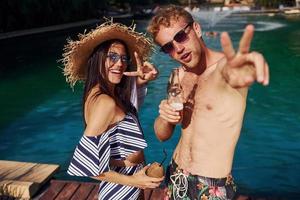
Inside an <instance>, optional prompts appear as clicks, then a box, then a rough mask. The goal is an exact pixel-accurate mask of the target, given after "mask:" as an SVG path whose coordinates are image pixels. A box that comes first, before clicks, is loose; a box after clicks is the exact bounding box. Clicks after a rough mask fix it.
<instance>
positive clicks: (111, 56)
mask: <svg viewBox="0 0 300 200" xmlns="http://www.w3.org/2000/svg"><path fill="white" fill-rule="evenodd" d="M107 57H108V58H109V60H110V61H111V62H112V63H113V64H115V63H117V62H118V61H119V60H120V59H121V62H122V63H125V64H129V62H130V59H129V58H128V56H125V55H123V56H121V55H119V54H117V53H115V52H108V54H107Z"/></svg>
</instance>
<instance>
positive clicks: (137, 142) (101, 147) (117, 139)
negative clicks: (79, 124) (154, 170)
mask: <svg viewBox="0 0 300 200" xmlns="http://www.w3.org/2000/svg"><path fill="white" fill-rule="evenodd" d="M145 147H147V143H146V141H145V139H144V135H143V132H142V129H141V126H140V124H139V121H138V119H137V118H136V117H135V116H134V115H132V114H127V115H126V116H125V118H124V119H123V120H122V121H120V122H118V123H117V124H116V125H115V126H114V127H112V128H110V129H109V130H108V131H106V132H104V133H102V134H101V135H99V136H95V137H89V136H85V135H84V136H82V138H81V139H80V141H79V144H78V145H77V147H76V149H75V152H74V155H73V158H72V160H71V163H70V165H69V168H68V171H67V172H68V174H70V175H72V176H98V175H99V174H101V173H104V172H107V171H109V170H113V171H116V172H118V173H121V174H125V175H132V174H134V173H136V172H137V171H139V170H140V169H141V168H142V167H143V166H142V164H139V165H137V166H132V167H114V166H109V161H110V159H111V158H112V159H115V160H124V159H126V157H127V156H128V155H130V154H132V153H135V152H137V151H141V150H143V149H144V148H145ZM139 194H140V189H138V188H134V187H130V186H124V185H119V184H115V183H110V182H103V181H102V182H101V183H100V189H99V199H101V200H108V199H110V200H114V199H116V200H122V199H124V200H125V199H126V200H127V199H138V197H139Z"/></svg>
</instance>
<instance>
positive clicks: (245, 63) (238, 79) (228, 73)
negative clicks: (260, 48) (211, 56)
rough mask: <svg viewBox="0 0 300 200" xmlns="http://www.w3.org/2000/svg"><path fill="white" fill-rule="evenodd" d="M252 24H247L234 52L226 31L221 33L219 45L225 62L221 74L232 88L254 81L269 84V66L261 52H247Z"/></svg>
mask: <svg viewBox="0 0 300 200" xmlns="http://www.w3.org/2000/svg"><path fill="white" fill-rule="evenodd" d="M253 34H254V26H253V25H248V26H247V27H246V29H245V31H244V34H243V36H242V38H241V40H240V43H239V50H238V52H237V53H236V52H235V50H234V49H233V47H232V42H231V39H230V37H229V35H228V33H227V32H224V33H222V34H221V45H222V48H223V51H224V54H225V57H226V60H227V62H226V63H223V64H224V65H223V66H222V74H223V76H224V78H225V80H226V81H227V82H228V83H229V84H230V85H231V86H232V87H234V88H241V87H247V86H249V85H251V84H252V83H253V82H254V81H257V82H259V83H261V84H263V85H264V86H266V85H268V84H269V66H268V64H267V62H266V61H265V59H264V57H263V55H262V54H260V53H258V52H249V50H250V45H251V41H252V38H253Z"/></svg>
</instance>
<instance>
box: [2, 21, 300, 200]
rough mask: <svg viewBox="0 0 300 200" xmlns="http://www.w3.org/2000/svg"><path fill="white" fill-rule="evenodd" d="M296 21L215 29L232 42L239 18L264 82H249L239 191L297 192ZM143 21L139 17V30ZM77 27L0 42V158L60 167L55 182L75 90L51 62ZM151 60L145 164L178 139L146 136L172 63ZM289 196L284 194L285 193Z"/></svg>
mask: <svg viewBox="0 0 300 200" xmlns="http://www.w3.org/2000/svg"><path fill="white" fill-rule="evenodd" d="M299 22H300V19H299V18H298V19H293V18H292V19H285V18H282V17H267V16H264V17H253V16H252V17H245V16H244V17H237V16H235V17H233V16H231V17H229V18H227V19H225V20H223V21H222V22H220V23H218V24H217V25H216V26H215V27H213V28H212V27H206V24H205V23H203V29H204V31H205V29H206V28H207V29H213V30H215V31H223V30H229V32H230V34H231V36H232V39H233V41H234V43H235V45H237V44H238V38H239V37H240V36H241V33H242V28H243V27H244V26H245V24H247V23H254V25H255V26H256V29H257V31H256V33H255V37H254V41H253V45H252V49H254V50H257V51H260V52H262V53H264V54H265V56H266V58H267V60H268V62H269V65H270V69H271V84H270V86H269V87H267V88H265V87H262V86H260V85H254V86H252V87H251V89H250V91H249V96H248V104H247V110H246V115H245V119H244V125H243V129H242V134H241V138H240V140H239V143H238V146H237V149H236V155H235V160H234V165H233V175H234V176H235V177H236V178H235V179H236V182H237V184H238V185H239V186H240V190H241V191H243V192H244V193H252V194H253V193H265V194H271V193H274V194H275V195H280V196H283V197H288V196H289V195H290V196H292V195H297V194H299V191H300V186H299V183H298V180H299V179H300V175H299V174H300V173H299V171H300V155H299V152H300V123H299V122H300V106H299V104H298V101H299V100H298V99H299V97H300V90H299V86H300V79H299V78H298V77H299V75H300V68H299V65H300V40H299V38H300V23H299ZM146 24H147V21H139V22H138V27H140V30H144V28H145V26H146ZM77 32H83V28H79V29H76V30H72V31H67V30H66V31H60V32H56V33H51V34H39V35H32V36H28V37H21V38H15V39H9V40H5V41H0V53H1V60H0V66H1V69H3V68H5V70H1V75H0V77H1V80H0V95H1V98H0V104H1V116H0V144H1V145H0V159H2V160H4V159H5V160H18V161H28V162H41V163H57V164H60V166H61V169H60V172H59V173H58V174H57V175H56V177H57V178H59V179H72V177H70V176H68V175H67V174H66V172H65V170H66V167H67V166H68V163H69V159H70V157H71V154H72V153H73V150H74V148H75V145H76V143H77V142H78V139H79V138H80V136H81V135H82V131H83V122H82V119H81V118H82V117H81V94H82V93H81V89H82V85H78V86H76V88H75V90H74V92H73V91H72V90H71V89H70V87H69V86H68V85H67V84H66V83H65V82H64V77H63V75H62V71H61V69H60V68H59V64H57V60H58V59H60V58H61V53H62V48H63V45H64V44H65V40H66V38H67V37H68V36H71V37H74V33H77ZM203 37H204V40H205V41H206V42H207V44H208V46H209V47H212V48H214V49H220V44H219V40H218V38H208V37H205V36H203ZM151 61H152V62H153V63H155V64H156V65H157V66H158V68H159V69H160V76H159V78H158V79H157V80H156V81H155V82H152V83H150V84H149V88H148V91H149V93H148V96H147V98H146V100H145V103H144V105H143V107H142V109H141V111H140V119H141V122H142V126H143V128H144V130H145V134H146V140H147V141H148V143H149V145H148V146H149V147H148V148H147V149H146V157H147V162H153V161H160V160H161V159H162V158H163V153H162V150H163V148H165V149H166V150H167V152H168V156H169V159H170V156H171V154H172V149H173V148H174V145H175V144H176V142H177V140H178V138H179V132H178V129H177V133H176V134H175V135H174V136H173V138H172V139H171V140H169V141H168V142H165V143H160V142H159V141H158V140H157V139H156V138H155V136H154V133H153V122H154V119H155V117H156V116H157V113H158V112H157V107H158V104H159V102H160V100H161V99H162V98H165V95H166V94H165V89H166V81H167V77H168V75H169V73H170V70H171V69H172V68H173V67H175V66H176V65H177V63H176V62H174V61H171V59H169V58H168V57H167V56H165V55H162V54H154V55H153V56H152V58H151ZM291 198H292V197H291Z"/></svg>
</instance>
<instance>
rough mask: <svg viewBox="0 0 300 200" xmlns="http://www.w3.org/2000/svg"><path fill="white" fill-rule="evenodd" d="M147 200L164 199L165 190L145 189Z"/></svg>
mask: <svg viewBox="0 0 300 200" xmlns="http://www.w3.org/2000/svg"><path fill="white" fill-rule="evenodd" d="M144 198H145V200H160V199H164V190H163V189H162V188H155V189H153V190H151V189H145V190H144Z"/></svg>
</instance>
